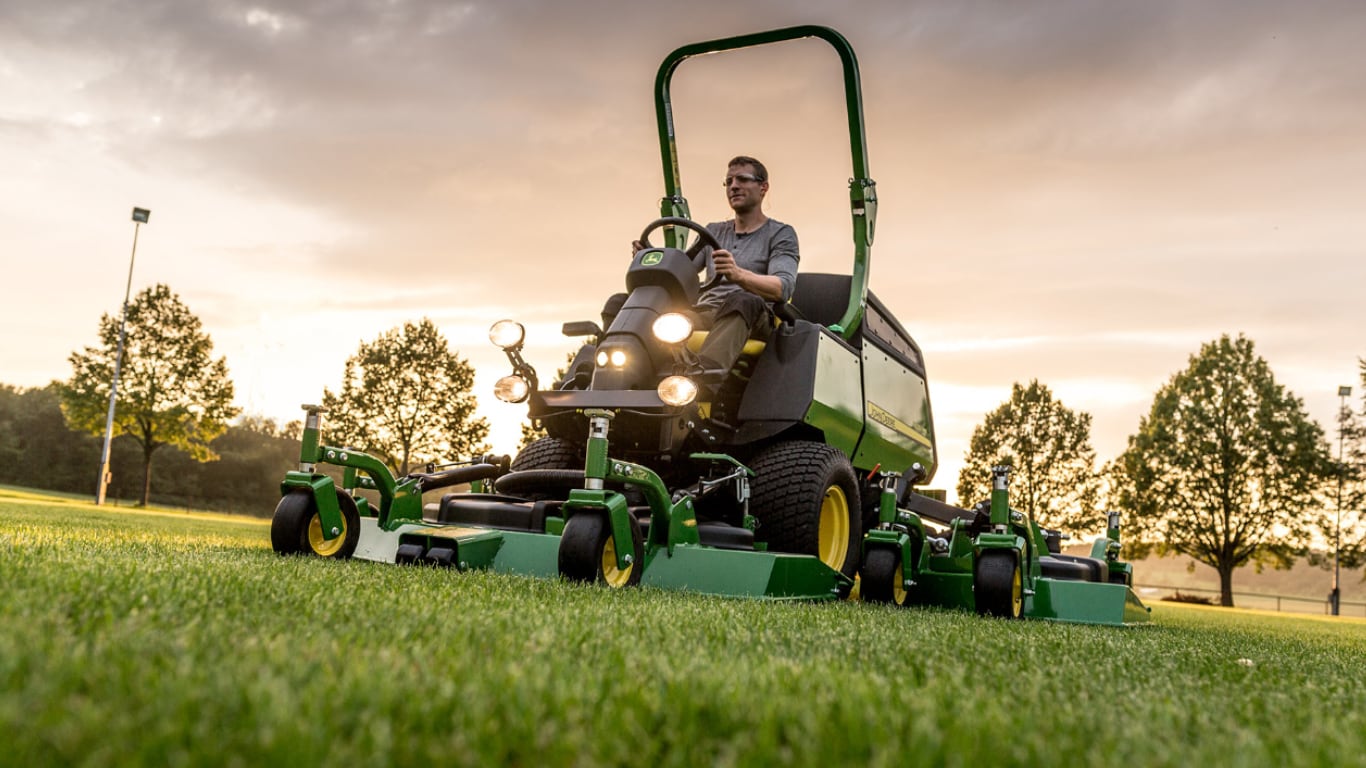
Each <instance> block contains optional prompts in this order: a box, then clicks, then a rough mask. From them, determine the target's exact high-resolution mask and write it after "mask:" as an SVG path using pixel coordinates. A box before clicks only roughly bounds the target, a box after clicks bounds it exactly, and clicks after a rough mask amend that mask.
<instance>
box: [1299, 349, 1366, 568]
mask: <svg viewBox="0 0 1366 768" xmlns="http://www.w3.org/2000/svg"><path fill="white" fill-rule="evenodd" d="M1358 362H1359V364H1360V366H1361V386H1362V390H1363V391H1362V395H1361V410H1360V411H1353V410H1352V407H1351V406H1350V405H1344V406H1343V407H1342V408H1341V410H1340V411H1339V412H1338V422H1337V424H1336V425H1335V426H1336V427H1337V428H1338V430H1340V434H1339V436H1338V437H1339V440H1340V441H1341V450H1340V452H1339V453H1340V454H1341V457H1342V461H1341V463H1339V462H1338V461H1337V460H1336V459H1337V458H1338V453H1334V454H1333V459H1334V461H1333V469H1332V471H1331V474H1330V476H1329V477H1328V478H1327V482H1328V487H1327V488H1326V489H1325V491H1324V494H1323V495H1324V497H1325V498H1326V499H1327V503H1326V504H1324V508H1325V513H1324V519H1323V523H1322V525H1321V526H1320V533H1321V535H1322V537H1323V539H1324V540H1325V541H1327V542H1328V551H1327V553H1326V554H1320V553H1317V552H1315V553H1314V554H1311V555H1310V558H1309V559H1310V562H1312V563H1314V564H1315V565H1319V566H1321V567H1323V568H1327V569H1330V570H1331V569H1332V567H1333V548H1334V544H1335V543H1336V544H1337V545H1338V554H1339V558H1340V564H1341V567H1343V568H1359V567H1361V565H1362V564H1363V563H1366V360H1360V361H1358ZM1339 532H1340V533H1341V536H1340V537H1339V536H1338V534H1339Z"/></svg>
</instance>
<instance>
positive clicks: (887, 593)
mask: <svg viewBox="0 0 1366 768" xmlns="http://www.w3.org/2000/svg"><path fill="white" fill-rule="evenodd" d="M859 578H860V583H861V586H860V587H859V590H860V592H861V594H862V595H863V600H864V601H865V602H869V603H891V604H892V605H905V604H906V598H907V592H906V577H905V575H904V571H903V569H902V565H901V553H900V552H897V551H896V550H895V549H892V548H890V547H878V548H876V549H874V550H872V551H871V552H869V553H868V556H867V557H866V558H864V560H863V568H862V569H861V570H860V572H859Z"/></svg>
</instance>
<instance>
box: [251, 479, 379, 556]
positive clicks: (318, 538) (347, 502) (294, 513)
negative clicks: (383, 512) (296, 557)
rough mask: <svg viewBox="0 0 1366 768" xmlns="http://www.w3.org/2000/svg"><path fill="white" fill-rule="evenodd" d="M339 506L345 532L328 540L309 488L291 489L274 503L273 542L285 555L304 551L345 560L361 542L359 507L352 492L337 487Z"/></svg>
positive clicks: (276, 548)
mask: <svg viewBox="0 0 1366 768" xmlns="http://www.w3.org/2000/svg"><path fill="white" fill-rule="evenodd" d="M337 505H338V506H339V507H341V513H342V531H341V535H340V536H338V537H337V538H334V539H332V540H331V541H328V540H327V539H326V538H325V537H324V536H323V526H322V516H321V515H319V514H318V505H317V503H316V502H315V501H314V500H313V494H312V492H310V491H304V490H297V491H290V492H289V493H287V494H285V495H284V497H283V498H281V499H280V503H279V504H277V505H276V506H275V515H274V517H272V518H271V522H270V543H271V546H272V547H274V549H275V551H276V552H278V553H280V554H282V555H293V554H299V553H303V554H306V555H316V556H317V557H327V558H334V559H346V558H348V557H351V555H353V554H355V552H356V545H357V544H359V543H360V510H359V509H357V508H356V500H355V499H353V498H351V496H350V494H348V493H346V492H344V491H341V490H338V491H337Z"/></svg>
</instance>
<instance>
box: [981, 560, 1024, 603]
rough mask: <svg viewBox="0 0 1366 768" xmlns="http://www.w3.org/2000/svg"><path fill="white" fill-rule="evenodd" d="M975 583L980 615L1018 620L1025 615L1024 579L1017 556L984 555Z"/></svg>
mask: <svg viewBox="0 0 1366 768" xmlns="http://www.w3.org/2000/svg"><path fill="white" fill-rule="evenodd" d="M972 581H973V592H974V596H975V601H976V603H977V613H978V615H981V616H999V617H1001V618H1005V619H1018V618H1020V616H1021V615H1022V614H1023V613H1024V576H1023V574H1022V573H1021V572H1020V563H1019V559H1018V558H1017V557H1016V556H1015V553H1014V552H1010V551H1006V550H999V549H998V550H988V551H987V552H985V553H983V554H982V556H981V557H979V558H977V569H976V572H975V573H974V574H973V580H972Z"/></svg>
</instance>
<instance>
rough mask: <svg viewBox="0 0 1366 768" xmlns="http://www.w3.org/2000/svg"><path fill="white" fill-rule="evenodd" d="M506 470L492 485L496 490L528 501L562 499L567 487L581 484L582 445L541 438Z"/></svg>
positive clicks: (567, 490)
mask: <svg viewBox="0 0 1366 768" xmlns="http://www.w3.org/2000/svg"><path fill="white" fill-rule="evenodd" d="M508 469H509V470H510V471H509V472H508V474H506V475H503V476H502V477H500V478H499V479H498V481H497V483H496V484H495V487H496V488H497V489H498V491H499V492H500V493H511V494H515V495H517V496H521V497H522V498H524V499H527V500H528V501H540V500H542V499H564V498H566V497H568V496H569V491H570V490H571V489H574V488H581V487H583V446H581V445H578V444H576V443H571V442H569V441H568V440H561V439H560V438H558V437H542V438H539V439H537V440H533V441H532V442H531V443H529V444H528V445H527V447H525V448H523V449H522V450H521V452H519V453H518V454H517V458H515V459H513V460H512V464H510V465H509V466H508ZM519 473H525V474H519Z"/></svg>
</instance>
